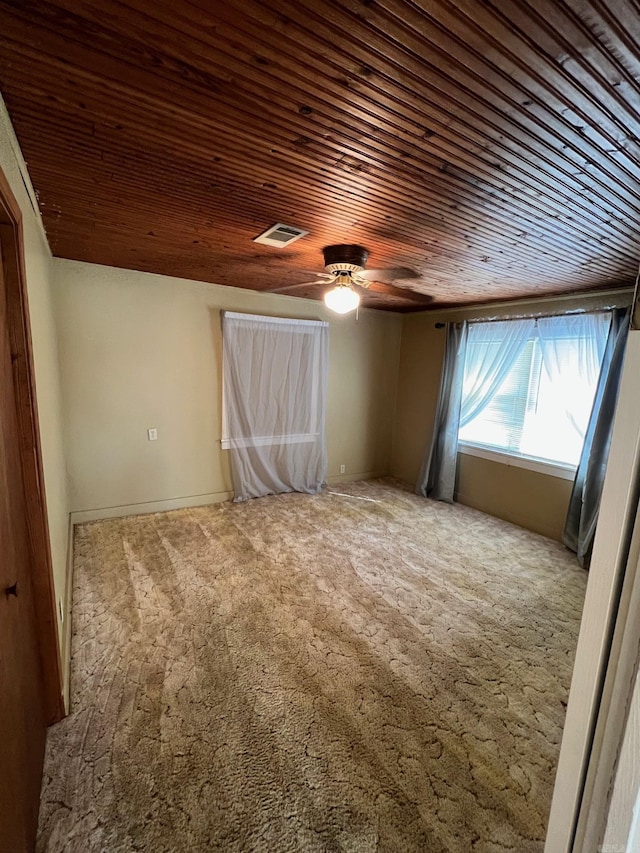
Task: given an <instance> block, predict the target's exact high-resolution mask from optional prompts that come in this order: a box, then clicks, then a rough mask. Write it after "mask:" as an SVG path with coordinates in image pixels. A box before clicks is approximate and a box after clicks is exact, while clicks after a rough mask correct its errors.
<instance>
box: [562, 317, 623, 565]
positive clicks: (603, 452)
mask: <svg viewBox="0 0 640 853" xmlns="http://www.w3.org/2000/svg"><path fill="white" fill-rule="evenodd" d="M630 312H631V309H630V308H617V309H616V310H615V311H613V312H612V318H611V327H610V329H609V336H608V338H607V343H606V347H605V351H604V356H603V359H602V367H601V368H600V377H599V379H598V385H597V388H596V394H595V398H594V401H593V409H592V411H591V417H590V419H589V425H588V426H587V432H586V434H585V438H584V446H583V448H582V455H581V457H580V462H579V464H578V470H577V471H576V477H575V480H574V483H573V490H572V492H571V500H570V502H569V512H568V514H567V520H566V523H565V528H564V533H563V536H562V540H563V542H564V544H565V545H566V546H567V548H570V549H571V550H572V551H575V553H576V554H577V557H578V562H579V563H580V565H581V566H585V567H588V565H589V561H590V560H591V550H592V548H593V537H594V534H595V530H596V524H597V521H598V510H599V508H600V498H601V496H602V486H603V483H604V475H605V472H606V469H607V458H608V456H609V445H610V444H611V434H612V432H613V417H614V414H615V409H616V403H617V401H618V390H619V387H620V377H621V375H622V364H623V361H624V352H625V347H626V343H627V336H628V333H629V317H630Z"/></svg>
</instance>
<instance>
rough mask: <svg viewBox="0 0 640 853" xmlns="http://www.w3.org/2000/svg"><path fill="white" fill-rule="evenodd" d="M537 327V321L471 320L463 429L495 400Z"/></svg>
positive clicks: (464, 390) (465, 369)
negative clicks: (472, 321)
mask: <svg viewBox="0 0 640 853" xmlns="http://www.w3.org/2000/svg"><path fill="white" fill-rule="evenodd" d="M534 329H535V325H534V321H533V320H504V321H499V320H496V321H493V322H488V323H470V324H469V332H468V336H467V353H466V361H465V368H464V385H463V388H462V404H461V407H460V428H461V429H462V427H464V426H466V425H467V424H468V423H470V422H471V421H472V420H473V419H474V418H475V417H477V416H478V415H479V414H480V413H481V412H482V410H483V409H484V408H485V407H486V406H487V405H488V404H489V403H490V402H491V400H492V399H493V397H494V396H495V394H496V392H497V391H498V389H499V388H500V386H501V385H502V383H503V382H504V380H505V379H506V377H507V374H508V373H509V371H510V370H511V368H512V367H513V365H514V364H515V363H516V361H517V358H518V356H519V355H520V353H521V352H522V349H523V348H524V346H525V344H526V343H527V341H528V340H529V338H530V337H531V335H532V334H533V332H534Z"/></svg>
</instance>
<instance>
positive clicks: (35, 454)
mask: <svg viewBox="0 0 640 853" xmlns="http://www.w3.org/2000/svg"><path fill="white" fill-rule="evenodd" d="M0 250H1V251H0V254H1V255H2V273H3V277H4V286H5V292H6V300H7V324H8V332H9V342H10V346H11V363H12V368H13V382H14V390H15V400H16V418H17V424H18V440H19V444H20V446H19V448H18V450H19V453H20V463H21V467H22V479H23V482H24V493H25V507H26V513H27V518H26V522H27V531H28V540H29V553H30V557H31V561H30V562H31V586H32V591H33V600H34V608H35V623H36V632H37V641H38V648H39V652H40V662H41V665H42V678H43V686H44V691H43V693H44V702H45V707H44V715H45V719H46V721H47V724H48V725H50V724H51V723H54V722H56V721H58V720H60V719H62V717H64V715H65V709H64V699H63V688H62V665H61V660H60V646H59V642H58V620H57V616H56V597H55V590H54V585H53V564H52V560H51V548H50V540H49V522H48V519H47V503H46V497H45V492H44V474H43V467H42V450H41V447H40V427H39V422H38V405H37V400H36V389H35V373H34V368H33V353H32V345H31V327H30V323H29V303H28V299H27V279H26V273H25V264H24V240H23V231H22V211H21V210H20V207H19V205H18V203H17V201H16V199H15V196H14V195H13V192H12V191H11V187H10V186H9V182H8V181H7V179H6V177H5V175H4V173H3V171H2V169H0ZM25 713H27V709H25Z"/></svg>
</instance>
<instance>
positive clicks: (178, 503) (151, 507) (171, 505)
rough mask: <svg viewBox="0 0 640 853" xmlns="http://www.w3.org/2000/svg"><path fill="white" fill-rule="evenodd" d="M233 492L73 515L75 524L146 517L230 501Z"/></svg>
mask: <svg viewBox="0 0 640 853" xmlns="http://www.w3.org/2000/svg"><path fill="white" fill-rule="evenodd" d="M232 498H233V492H213V493H211V494H206V495H190V496H188V497H185V498H169V499H168V500H163V501H147V502H145V503H140V504H125V505H123V506H107V507H97V508H96V509H85V510H77V511H76V512H72V513H71V521H72V523H73V524H82V522H84V521H98V520H99V519H102V518H121V517H123V516H125V515H146V514H147V513H151V512H167V511H168V510H172V509H188V508H189V507H193V506H205V505H206V504H217V503H222V502H223V501H230V500H231V499H232Z"/></svg>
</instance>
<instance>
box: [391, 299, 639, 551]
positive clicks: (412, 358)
mask: <svg viewBox="0 0 640 853" xmlns="http://www.w3.org/2000/svg"><path fill="white" fill-rule="evenodd" d="M630 301H631V292H629V293H628V294H627V295H624V296H620V295H618V296H615V297H612V296H611V295H609V296H604V297H603V296H594V297H584V298H582V299H575V298H574V299H546V300H537V301H523V302H520V303H513V304H510V305H503V306H501V307H500V308H496V307H494V308H476V309H473V308H469V309H464V310H463V309H457V310H445V311H430V312H420V313H419V314H410V315H406V316H405V317H404V321H403V327H402V346H401V349H400V366H399V371H398V402H397V407H396V413H395V426H394V439H393V451H392V462H391V472H392V474H393V475H394V476H396V477H399V478H400V479H401V480H404V481H405V482H407V483H410V484H412V485H413V484H415V483H416V481H417V478H418V474H419V472H420V465H421V462H422V458H423V456H424V453H425V449H426V447H427V446H428V445H429V444H430V442H431V435H432V428H433V419H434V415H435V408H436V402H437V398H438V390H439V385H440V374H441V371H442V360H443V356H444V345H445V334H446V333H445V329H436V328H435V324H436V323H446V322H457V321H460V320H466V319H471V318H480V317H486V318H491V317H500V316H514V315H519V314H536V313H541V314H542V313H554V312H561V311H570V310H573V309H576V308H593V309H596V308H600V307H603V306H607V305H611V304H612V303H615V304H629V303H630ZM458 459H459V468H458V494H457V499H458V500H459V501H460V502H461V503H464V504H467V505H468V506H473V507H476V508H477V509H481V510H482V511H483V512H487V513H489V514H490V515H496V516H498V517H499V518H505V519H507V521H512V522H514V523H515V524H519V525H521V526H522V527H527V528H529V529H530V530H534V531H536V532H537V533H542V534H544V535H545V536H550V537H552V538H553V539H560V537H561V534H562V528H563V526H564V518H565V516H566V513H567V508H568V504H569V497H570V493H571V482H570V481H568V480H564V479H561V478H559V477H554V476H550V475H548V474H540V473H537V472H535V471H528V470H526V469H524V468H518V467H515V466H510V465H504V464H502V463H500V462H494V461H492V460H487V459H480V458H477V457H472V456H469V455H466V454H460V455H459V457H458Z"/></svg>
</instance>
